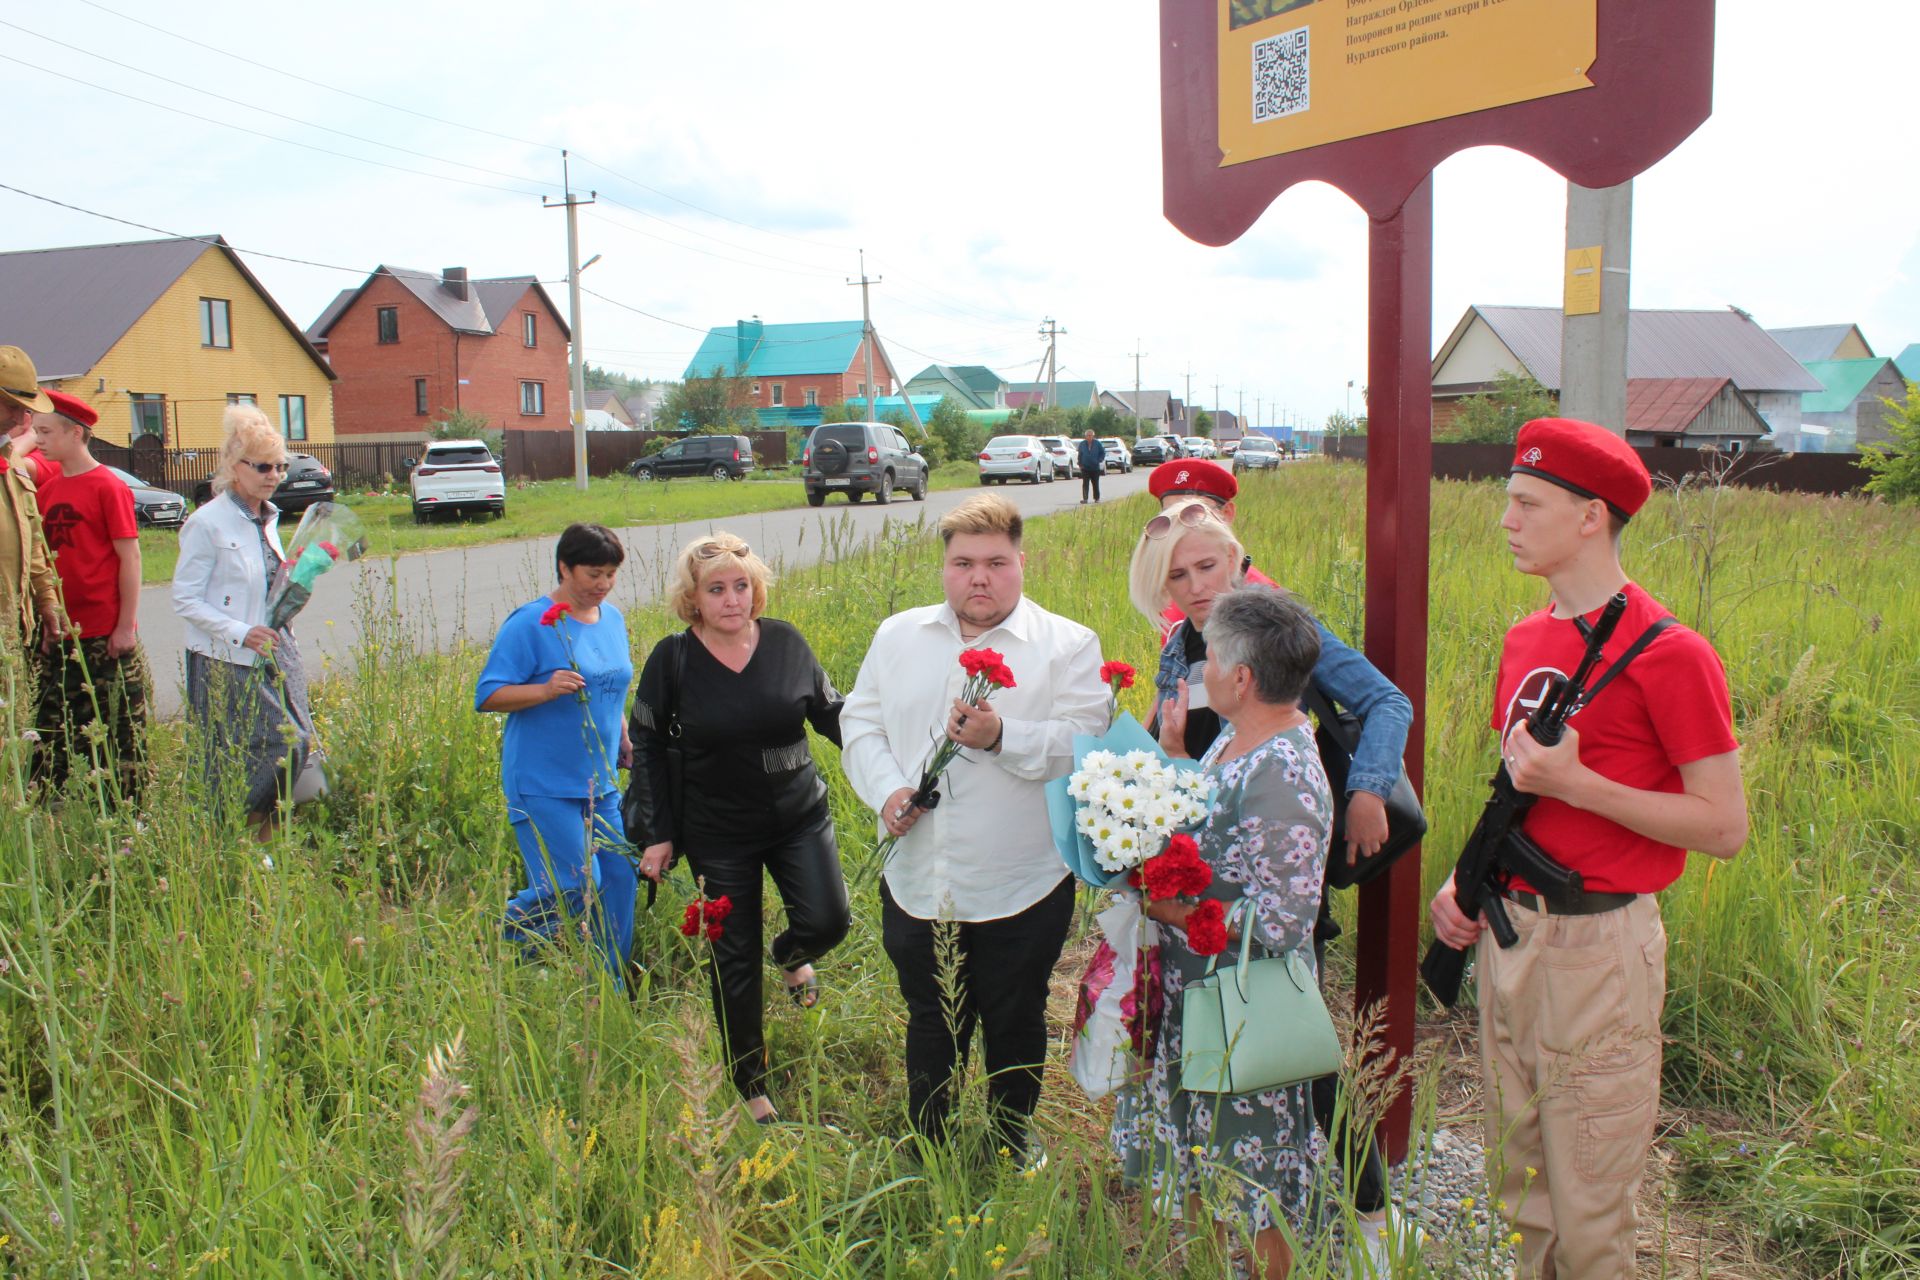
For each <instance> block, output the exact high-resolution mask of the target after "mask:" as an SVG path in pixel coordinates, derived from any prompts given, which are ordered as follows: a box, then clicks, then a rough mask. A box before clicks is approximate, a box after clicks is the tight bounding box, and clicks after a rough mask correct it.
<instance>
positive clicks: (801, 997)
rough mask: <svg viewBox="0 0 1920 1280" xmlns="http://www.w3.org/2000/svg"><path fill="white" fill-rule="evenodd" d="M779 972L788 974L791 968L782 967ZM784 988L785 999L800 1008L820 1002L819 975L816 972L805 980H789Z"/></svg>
mask: <svg viewBox="0 0 1920 1280" xmlns="http://www.w3.org/2000/svg"><path fill="white" fill-rule="evenodd" d="M780 972H782V973H788V974H790V973H792V972H793V970H792V969H782V970H781V971H780ZM786 988H787V999H789V1000H791V1001H793V1002H794V1003H795V1004H797V1005H799V1006H800V1007H801V1008H802V1009H811V1008H813V1007H815V1006H816V1005H818V1004H819V1003H820V975H819V974H817V973H816V974H815V975H814V976H813V977H811V978H808V979H807V980H806V981H805V982H789V983H787V984H786Z"/></svg>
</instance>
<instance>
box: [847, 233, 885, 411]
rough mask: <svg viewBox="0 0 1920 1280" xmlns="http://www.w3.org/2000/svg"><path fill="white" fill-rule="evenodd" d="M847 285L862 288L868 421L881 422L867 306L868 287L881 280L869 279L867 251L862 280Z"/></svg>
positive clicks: (862, 259) (862, 261) (863, 252)
mask: <svg viewBox="0 0 1920 1280" xmlns="http://www.w3.org/2000/svg"><path fill="white" fill-rule="evenodd" d="M847 283H848V284H849V285H855V284H857V285H859V286H860V347H861V349H862V350H863V351H865V352H866V353H867V397H866V399H867V419H868V421H870V422H875V421H878V420H879V412H878V410H876V409H875V408H874V401H876V400H878V399H879V398H880V392H879V391H878V390H877V389H876V388H875V387H874V385H873V311H872V309H871V308H869V307H868V305H867V286H868V285H870V284H879V283H880V278H879V277H877V276H876V277H875V278H874V279H872V280H869V279H867V251H866V250H865V249H862V250H861V251H860V278H859V279H858V280H849V281H847Z"/></svg>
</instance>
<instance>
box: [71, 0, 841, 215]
mask: <svg viewBox="0 0 1920 1280" xmlns="http://www.w3.org/2000/svg"><path fill="white" fill-rule="evenodd" d="M88 3H92V0H88ZM573 155H574V158H575V159H576V160H579V161H580V162H581V163H582V164H590V165H592V166H593V167H594V168H596V169H599V170H602V171H603V172H606V173H610V174H612V175H613V176H614V177H616V178H618V179H620V180H621V181H622V182H627V183H631V184H632V185H634V186H636V187H638V188H640V189H641V190H642V191H647V192H651V193H652V194H654V195H656V196H659V197H660V198H661V199H663V200H671V201H673V202H674V203H675V204H679V205H685V206H686V207H687V208H689V209H692V210H693V211H694V212H695V213H704V214H706V215H707V216H708V217H709V218H718V219H719V220H720V221H722V222H731V223H732V224H733V225H734V226H736V227H745V228H746V229H747V230H749V231H758V232H759V233H760V234H761V235H763V236H778V237H779V238H780V239H782V240H791V241H793V242H794V243H795V244H810V245H812V246H813V247H814V248H816V249H830V250H832V251H833V252H835V253H852V252H853V250H852V249H850V248H848V247H847V246H845V245H838V244H828V243H827V242H826V241H824V240H810V239H808V238H807V237H805V236H796V235H789V234H788V233H786V232H784V231H774V230H771V229H769V228H767V227H759V226H755V225H754V224H753V223H751V222H743V221H741V220H740V219H739V218H730V217H728V216H727V215H726V214H724V213H720V212H718V211H716V210H713V209H709V208H707V207H706V206H705V205H698V204H695V203H694V202H693V201H691V200H683V199H681V198H680V197H679V196H676V195H674V194H673V193H672V192H671V191H662V190H661V189H660V188H658V187H653V186H648V185H647V184H646V183H644V182H642V181H640V179H638V178H636V177H633V176H632V175H630V174H625V173H622V172H620V170H618V169H615V168H613V167H612V166H611V165H605V164H602V163H600V162H599V161H598V160H595V159H593V158H592V157H590V156H584V155H581V154H580V153H579V152H578V151H576V152H574V153H573ZM635 212H636V213H637V212H639V210H635Z"/></svg>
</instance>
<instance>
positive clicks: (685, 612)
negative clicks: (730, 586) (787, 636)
mask: <svg viewBox="0 0 1920 1280" xmlns="http://www.w3.org/2000/svg"><path fill="white" fill-rule="evenodd" d="M725 569H739V570H740V571H742V572H743V573H745V574H746V575H747V581H748V582H750V583H752V584H753V616H754V617H756V618H757V617H759V616H760V615H761V614H763V613H765V612H766V611H767V588H768V587H770V586H772V585H773V570H771V569H769V568H767V564H766V561H764V560H762V559H761V558H760V557H759V556H757V555H755V554H753V548H752V547H749V546H748V545H747V543H746V539H744V538H739V537H736V536H735V535H733V534H731V533H727V532H726V531H724V530H722V531H721V532H719V533H709V534H707V535H705V536H703V537H699V538H695V539H694V540H693V541H692V542H689V543H688V544H687V545H686V546H684V547H682V548H680V556H679V558H678V559H676V560H675V561H674V562H673V581H672V582H670V583H669V584H668V585H667V607H668V608H670V609H672V610H673V612H674V616H676V617H678V618H679V619H680V621H682V622H684V623H686V624H687V625H688V626H692V625H693V624H694V623H696V622H698V621H700V583H701V582H702V581H703V580H704V579H706V578H708V577H710V576H711V575H713V574H716V573H719V572H721V571H722V570H725Z"/></svg>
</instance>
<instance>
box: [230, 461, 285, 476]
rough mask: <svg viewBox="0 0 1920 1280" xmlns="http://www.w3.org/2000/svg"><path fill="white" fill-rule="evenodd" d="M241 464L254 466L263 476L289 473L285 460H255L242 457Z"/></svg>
mask: <svg viewBox="0 0 1920 1280" xmlns="http://www.w3.org/2000/svg"><path fill="white" fill-rule="evenodd" d="M241 465H242V466H248V467H252V468H253V469H254V470H255V471H258V472H259V473H260V474H261V475H263V476H276V475H277V476H283V475H285V474H287V466H288V464H287V463H284V462H254V461H251V460H249V459H242V460H241Z"/></svg>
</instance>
